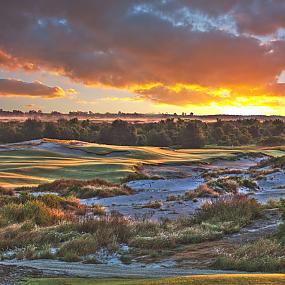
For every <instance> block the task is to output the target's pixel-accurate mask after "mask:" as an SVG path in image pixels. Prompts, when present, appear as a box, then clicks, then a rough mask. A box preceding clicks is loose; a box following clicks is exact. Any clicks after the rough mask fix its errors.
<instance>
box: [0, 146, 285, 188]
mask: <svg viewBox="0 0 285 285" xmlns="http://www.w3.org/2000/svg"><path fill="white" fill-rule="evenodd" d="M57 142H58V141H57ZM62 146H63V148H66V149H67V150H68V151H70V150H71V151H72V149H73V148H74V149H76V150H78V149H80V150H81V151H83V152H82V153H81V154H80V155H78V154H77V153H76V152H74V153H71V154H63V153H62V152H58V151H57V152H56V151H51V150H50V151H48V150H37V149H27V150H21V149H19V150H8V151H0V185H3V186H8V187H14V186H24V185H25V186H28V185H37V184H39V183H45V182H51V181H53V180H55V179H63V178H65V179H69V178H72V179H94V178H102V179H106V180H108V181H110V182H119V181H120V179H122V178H124V177H126V176H127V175H128V174H130V173H132V172H133V171H135V166H137V165H139V164H141V163H144V164H189V163H192V162H197V161H201V160H209V159H213V158H218V157H223V158H231V157H233V156H235V155H236V153H237V152H239V153H240V152H241V151H242V152H244V153H246V152H263V153H266V154H269V155H273V156H280V155H284V153H285V152H284V151H282V150H279V149H273V148H268V149H261V148H259V147H254V146H250V147H247V148H243V149H242V150H241V149H240V148H231V149H230V148H213V149H210V148H205V149H179V150H172V149H169V148H159V147H132V146H131V147H129V146H111V145H108V146H107V145H99V144H87V145H86V146H76V145H71V144H68V142H62ZM84 150H85V152H84ZM97 154H99V155H97Z"/></svg>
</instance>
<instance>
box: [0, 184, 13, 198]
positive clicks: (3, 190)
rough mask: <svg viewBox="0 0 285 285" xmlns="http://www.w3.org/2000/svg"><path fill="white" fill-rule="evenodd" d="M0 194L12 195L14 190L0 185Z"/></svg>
mask: <svg viewBox="0 0 285 285" xmlns="http://www.w3.org/2000/svg"><path fill="white" fill-rule="evenodd" d="M0 195H8V196H14V195H15V192H14V190H13V189H8V188H5V187H2V186H0Z"/></svg>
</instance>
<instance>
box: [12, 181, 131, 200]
mask: <svg viewBox="0 0 285 285" xmlns="http://www.w3.org/2000/svg"><path fill="white" fill-rule="evenodd" d="M21 190H23V189H21V188H17V191H21ZM29 191H34V192H55V193H59V194H61V195H63V196H71V195H72V196H75V197H77V198H81V199H84V198H92V197H101V198H106V197H113V196H118V195H130V194H132V192H133V191H132V189H131V188H129V187H127V186H125V185H119V184H114V183H110V182H107V181H104V180H101V179H93V180H72V179H70V180H65V179H62V180H55V181H53V182H51V183H45V184H41V185H39V186H37V187H31V188H29Z"/></svg>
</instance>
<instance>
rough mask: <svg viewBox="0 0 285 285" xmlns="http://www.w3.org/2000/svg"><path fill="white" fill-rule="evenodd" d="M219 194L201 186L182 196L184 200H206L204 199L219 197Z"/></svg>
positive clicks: (205, 186) (205, 185)
mask: <svg viewBox="0 0 285 285" xmlns="http://www.w3.org/2000/svg"><path fill="white" fill-rule="evenodd" d="M219 196H220V194H219V193H218V192H216V191H215V190H213V189H212V188H210V187H209V186H208V185H207V184H202V185H200V186H199V187H198V188H196V189H195V190H194V191H187V192H186V193H184V195H183V199H184V200H194V199H197V198H206V197H211V198H217V197H219Z"/></svg>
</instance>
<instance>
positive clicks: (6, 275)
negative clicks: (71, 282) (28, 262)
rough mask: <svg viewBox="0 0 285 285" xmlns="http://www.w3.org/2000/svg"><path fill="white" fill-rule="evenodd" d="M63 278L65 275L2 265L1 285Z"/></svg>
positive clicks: (0, 267) (0, 266) (0, 271)
mask: <svg viewBox="0 0 285 285" xmlns="http://www.w3.org/2000/svg"><path fill="white" fill-rule="evenodd" d="M55 276H63V273H58V272H51V271H48V270H45V271H43V270H40V269H36V268H32V267H26V266H17V265H2V264H1V265H0V285H16V284H18V282H19V281H21V280H23V279H24V278H32V277H55Z"/></svg>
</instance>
